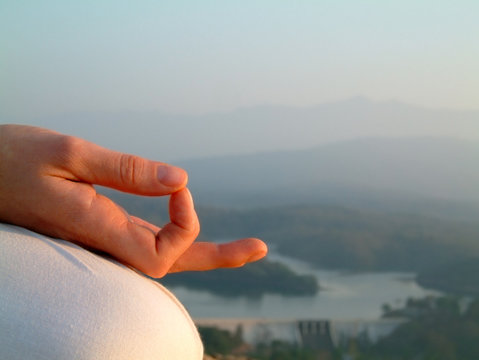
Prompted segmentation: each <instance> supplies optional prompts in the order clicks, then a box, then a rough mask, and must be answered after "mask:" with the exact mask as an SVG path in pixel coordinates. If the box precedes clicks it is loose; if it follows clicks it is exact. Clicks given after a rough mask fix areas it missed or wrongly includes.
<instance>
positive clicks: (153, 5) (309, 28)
mask: <svg viewBox="0 0 479 360" xmlns="http://www.w3.org/2000/svg"><path fill="white" fill-rule="evenodd" d="M478 13H479V1H476V0H469V1H465V0H458V1H454V2H453V1H440V0H435V1H429V0H423V1H417V0H401V1H387V0H384V1H379V0H378V1H372V0H370V1H366V0H365V1H347V0H344V1H339V0H334V1H333V0H331V1H329V0H323V1H319V0H317V1H312V0H303V1H292V0H291V1H284V0H263V1H250V0H241V1H240V0H238V1H234V0H231V1H227V0H223V1H220V0H217V1H213V0H202V1H186V0H175V1H158V0H141V1H122V0H114V1H113V0H104V1H102V0H95V1H92V0H85V1H70V0H57V1H53V0H43V1H28V0H2V1H0V122H1V123H5V122H15V121H17V120H18V121H20V120H22V121H28V120H30V119H35V118H39V117H49V116H58V115H61V114H65V113H75V112H115V111H124V110H128V111H161V112H166V113H173V114H204V113H211V112H221V111H230V110H233V109H237V108H243V107H250V106H257V105H264V104H272V105H288V106H298V107H303V106H313V105H316V104H321V103H325V102H330V101H339V100H341V99H347V98H351V97H354V96H365V97H367V98H369V99H372V100H378V101H381V100H391V99H394V100H397V101H401V102H406V103H410V104H416V105H419V106H425V107H430V108H449V109H479V65H478V64H479V41H478V39H479V21H477V14H478Z"/></svg>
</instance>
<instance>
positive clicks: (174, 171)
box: [156, 164, 188, 189]
mask: <svg viewBox="0 0 479 360" xmlns="http://www.w3.org/2000/svg"><path fill="white" fill-rule="evenodd" d="M156 177H157V179H158V181H159V182H160V183H162V184H163V185H165V186H167V187H173V188H179V189H180V188H184V187H185V186H186V184H187V183H188V174H187V173H186V171H185V170H183V169H181V168H179V167H176V166H172V165H167V164H162V165H160V166H158V168H157V170H156Z"/></svg>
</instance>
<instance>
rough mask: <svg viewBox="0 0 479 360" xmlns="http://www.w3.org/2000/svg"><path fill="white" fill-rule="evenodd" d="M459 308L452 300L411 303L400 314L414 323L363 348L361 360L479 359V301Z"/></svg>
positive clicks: (359, 359)
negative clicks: (463, 308)
mask: <svg viewBox="0 0 479 360" xmlns="http://www.w3.org/2000/svg"><path fill="white" fill-rule="evenodd" d="M460 309H461V306H460V304H459V300H458V299H457V298H453V297H444V298H438V299H431V298H426V299H422V300H411V301H409V302H408V304H407V306H406V307H405V308H404V309H401V311H400V312H401V313H402V314H403V315H404V316H408V317H410V318H411V320H410V321H409V322H407V323H405V324H404V325H401V326H400V327H398V328H397V329H396V330H395V331H394V332H393V333H392V334H391V335H389V336H388V337H386V338H383V339H382V340H380V341H379V342H378V343H377V344H375V345H373V346H370V347H368V348H365V349H362V351H361V356H359V357H358V360H379V359H381V360H406V359H418V360H429V359H431V360H432V359H434V360H456V359H457V360H476V359H479V341H478V340H479V300H475V301H474V302H472V303H471V304H470V305H469V307H468V309H467V310H466V311H464V312H461V311H460Z"/></svg>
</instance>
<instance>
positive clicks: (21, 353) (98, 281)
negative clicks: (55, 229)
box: [0, 223, 203, 360]
mask: <svg viewBox="0 0 479 360" xmlns="http://www.w3.org/2000/svg"><path fill="white" fill-rule="evenodd" d="M202 358H203V347H202V344H201V341H200V338H199V336H198V332H197V330H196V328H195V325H194V324H193V322H192V320H191V318H190V317H189V315H188V313H187V312H186V310H185V309H184V308H183V306H182V305H181V304H180V303H179V301H178V300H177V299H176V298H175V297H174V296H173V295H172V294H171V293H170V292H169V291H168V290H166V289H165V288H164V287H162V286H161V285H159V284H158V283H156V282H154V281H152V280H150V279H148V278H146V277H144V276H142V275H140V274H138V273H136V272H135V271H133V270H132V269H129V268H127V267H125V266H123V265H121V264H119V263H117V262H116V261H113V260H111V259H107V258H104V257H101V256H98V255H96V254H93V253H91V252H89V251H87V250H85V249H83V248H81V247H78V246H76V245H74V244H72V243H69V242H66V241H62V240H54V239H51V238H48V237H45V236H42V235H38V234H36V233H33V232H31V231H28V230H25V229H22V228H19V227H15V226H12V225H6V224H1V223H0V359H2V360H3V359H5V360H16V359H18V360H29V359H39V360H41V359H45V360H54V359H69V360H70V359H99V360H102V359H128V360H131V359H137V360H143V359H145V360H146V359H156V360H175V359H178V360H190V359H191V360H197V359H198V360H199V359H202Z"/></svg>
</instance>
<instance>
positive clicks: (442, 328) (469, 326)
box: [200, 296, 479, 360]
mask: <svg viewBox="0 0 479 360" xmlns="http://www.w3.org/2000/svg"><path fill="white" fill-rule="evenodd" d="M464 305H466V306H464ZM386 308H387V307H386ZM385 315H386V316H401V317H406V318H408V319H409V321H408V322H406V323H404V324H403V325H400V326H399V327H398V328H397V329H396V330H395V331H394V332H393V333H391V334H390V335H389V336H387V337H384V338H382V339H380V340H379V341H378V342H377V343H376V344H371V343H370V342H369V341H368V340H367V339H366V338H362V337H361V336H358V337H357V338H355V339H350V341H349V342H348V343H346V344H345V345H344V346H343V347H339V348H336V349H334V350H330V349H324V350H322V349H316V350H313V349H308V348H302V347H300V346H298V345H295V344H290V343H287V342H282V341H272V342H271V343H262V344H259V345H257V346H255V347H252V346H247V345H246V344H244V342H243V339H242V338H241V329H237V331H236V332H235V333H234V334H232V333H230V332H228V331H224V330H219V329H216V328H200V333H201V334H202V337H203V341H204V344H205V348H206V353H207V354H211V355H216V354H241V355H245V356H247V357H248V358H250V359H255V360H273V359H274V360H278V359H281V360H315V359H318V358H320V359H331V360H335V359H347V358H349V359H354V360H410V359H417V360H477V359H479V341H478V340H479V299H476V300H471V301H470V302H469V303H467V302H465V301H464V299H459V298H455V297H450V296H447V297H441V298H432V297H428V298H425V299H409V300H408V301H407V304H406V306H405V307H403V308H401V309H395V310H390V311H389V312H388V313H387V314H385Z"/></svg>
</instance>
